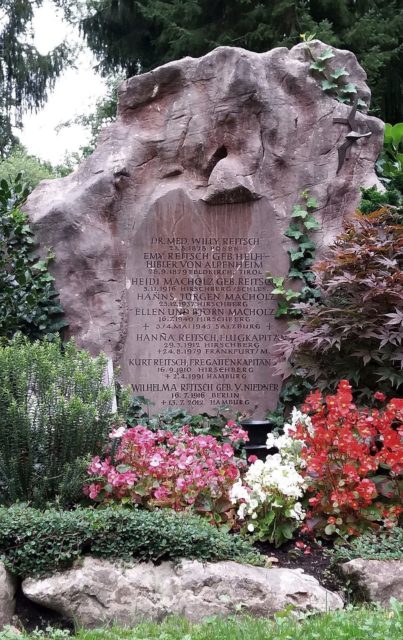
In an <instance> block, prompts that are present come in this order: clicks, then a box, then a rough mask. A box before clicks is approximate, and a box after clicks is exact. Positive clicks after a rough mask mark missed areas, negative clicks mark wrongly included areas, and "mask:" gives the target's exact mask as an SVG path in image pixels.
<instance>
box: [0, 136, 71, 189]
mask: <svg viewBox="0 0 403 640" xmlns="http://www.w3.org/2000/svg"><path fill="white" fill-rule="evenodd" d="M57 173H58V172H57V171H56V170H55V169H53V167H52V166H51V164H50V163H49V162H43V161H42V160H40V159H39V158H37V157H35V156H33V155H31V154H29V153H28V152H27V150H26V149H25V147H23V146H22V145H20V144H17V145H16V146H14V147H13V148H12V149H11V151H10V153H9V154H8V156H7V158H6V159H5V160H3V161H0V180H6V181H8V182H9V183H15V180H16V178H17V176H18V175H19V174H21V175H22V177H23V180H24V185H25V187H26V188H27V189H28V190H29V191H32V190H33V189H35V187H36V186H37V184H39V182H40V181H41V180H46V179H48V178H55V177H56V176H57Z"/></svg>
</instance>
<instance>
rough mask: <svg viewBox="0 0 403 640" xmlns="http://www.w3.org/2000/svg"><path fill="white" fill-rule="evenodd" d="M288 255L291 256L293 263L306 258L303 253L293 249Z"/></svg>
mask: <svg viewBox="0 0 403 640" xmlns="http://www.w3.org/2000/svg"><path fill="white" fill-rule="evenodd" d="M288 253H289V254H290V260H291V262H297V260H300V259H301V258H303V257H304V252H303V251H293V250H292V249H289V250H288Z"/></svg>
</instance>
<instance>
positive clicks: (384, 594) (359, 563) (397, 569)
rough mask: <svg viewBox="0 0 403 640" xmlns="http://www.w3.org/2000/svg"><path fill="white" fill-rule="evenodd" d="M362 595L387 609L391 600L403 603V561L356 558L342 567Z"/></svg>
mask: <svg viewBox="0 0 403 640" xmlns="http://www.w3.org/2000/svg"><path fill="white" fill-rule="evenodd" d="M341 571H342V573H343V575H344V576H345V577H348V578H351V579H352V581H353V583H354V586H355V588H356V589H358V590H359V592H360V595H361V596H363V597H364V598H365V599H366V600H368V601H369V602H376V603H378V604H380V605H381V606H382V607H385V608H387V607H388V606H389V603H390V599H391V598H396V600H399V601H403V560H365V559H363V558H356V559H355V560H350V561H349V562H345V563H343V564H342V565H341Z"/></svg>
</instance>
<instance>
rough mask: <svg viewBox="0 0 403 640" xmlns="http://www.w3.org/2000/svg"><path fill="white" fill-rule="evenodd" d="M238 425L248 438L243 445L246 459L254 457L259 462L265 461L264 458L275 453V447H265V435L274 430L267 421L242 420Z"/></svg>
mask: <svg viewBox="0 0 403 640" xmlns="http://www.w3.org/2000/svg"><path fill="white" fill-rule="evenodd" d="M240 424H241V427H242V428H243V429H244V430H245V431H246V432H247V434H248V436H249V442H247V443H246V445H245V449H246V457H247V458H249V456H256V457H257V458H259V460H266V456H268V455H272V454H273V453H277V449H276V447H272V448H271V449H268V448H267V447H266V440H267V434H268V433H270V432H271V431H273V429H274V425H273V424H272V423H271V422H270V421H269V420H242V422H241V423H240Z"/></svg>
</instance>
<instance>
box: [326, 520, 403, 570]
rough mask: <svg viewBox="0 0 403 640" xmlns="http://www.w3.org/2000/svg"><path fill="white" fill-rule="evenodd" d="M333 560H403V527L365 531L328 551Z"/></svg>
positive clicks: (334, 561)
mask: <svg viewBox="0 0 403 640" xmlns="http://www.w3.org/2000/svg"><path fill="white" fill-rule="evenodd" d="M327 554H328V555H329V556H330V557H331V558H332V562H333V563H336V562H347V561H348V560H353V559H354V558H365V559H366V560H403V529H402V528H401V527H394V528H393V529H390V530H385V531H381V532H378V533H375V532H373V533H370V532H369V533H364V534H363V535H362V536H360V537H359V538H353V539H352V540H351V542H349V544H348V545H345V546H344V545H343V546H337V547H335V548H334V549H332V550H329V551H327Z"/></svg>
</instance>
